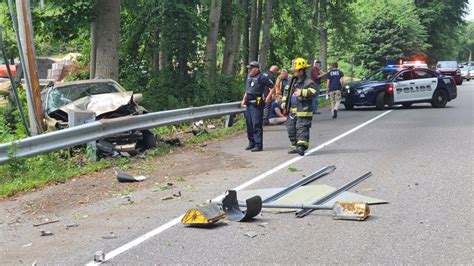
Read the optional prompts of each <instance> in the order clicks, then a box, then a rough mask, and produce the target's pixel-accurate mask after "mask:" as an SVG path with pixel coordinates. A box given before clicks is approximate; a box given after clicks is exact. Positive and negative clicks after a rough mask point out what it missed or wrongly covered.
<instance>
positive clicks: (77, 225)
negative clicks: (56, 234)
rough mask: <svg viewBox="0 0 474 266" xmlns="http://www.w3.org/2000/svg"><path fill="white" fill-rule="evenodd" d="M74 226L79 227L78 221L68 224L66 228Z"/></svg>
mask: <svg viewBox="0 0 474 266" xmlns="http://www.w3.org/2000/svg"><path fill="white" fill-rule="evenodd" d="M73 227H79V224H77V223H73V224H66V229H69V228H73Z"/></svg>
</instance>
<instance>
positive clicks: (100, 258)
mask: <svg viewBox="0 0 474 266" xmlns="http://www.w3.org/2000/svg"><path fill="white" fill-rule="evenodd" d="M94 261H95V262H104V261H105V254H104V252H103V251H97V252H96V253H95V254H94Z"/></svg>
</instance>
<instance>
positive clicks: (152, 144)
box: [137, 130, 156, 150]
mask: <svg viewBox="0 0 474 266" xmlns="http://www.w3.org/2000/svg"><path fill="white" fill-rule="evenodd" d="M142 135H143V138H142V139H141V140H139V141H137V147H138V148H139V149H142V150H147V149H152V148H156V137H155V135H153V133H151V131H150V130H142Z"/></svg>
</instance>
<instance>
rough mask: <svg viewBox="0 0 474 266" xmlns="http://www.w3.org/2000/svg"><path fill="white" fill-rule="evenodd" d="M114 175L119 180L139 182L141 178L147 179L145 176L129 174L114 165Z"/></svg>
mask: <svg viewBox="0 0 474 266" xmlns="http://www.w3.org/2000/svg"><path fill="white" fill-rule="evenodd" d="M114 171H115V175H116V176H117V180H118V181H119V182H140V181H143V180H146V179H148V177H146V176H131V175H129V174H127V173H125V172H123V171H121V170H120V169H119V168H118V167H114Z"/></svg>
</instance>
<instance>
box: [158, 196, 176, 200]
mask: <svg viewBox="0 0 474 266" xmlns="http://www.w3.org/2000/svg"><path fill="white" fill-rule="evenodd" d="M172 199H174V197H173V196H166V197H163V198H161V200H172Z"/></svg>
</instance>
